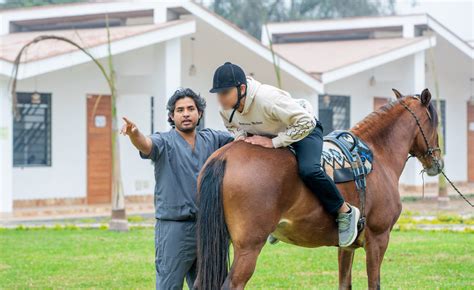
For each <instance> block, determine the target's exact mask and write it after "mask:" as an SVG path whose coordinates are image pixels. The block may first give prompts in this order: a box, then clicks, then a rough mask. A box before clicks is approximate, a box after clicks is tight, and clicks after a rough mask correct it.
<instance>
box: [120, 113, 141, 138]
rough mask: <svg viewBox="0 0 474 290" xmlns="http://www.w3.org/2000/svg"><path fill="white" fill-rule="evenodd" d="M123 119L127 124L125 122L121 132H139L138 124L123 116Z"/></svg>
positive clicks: (129, 134) (124, 133) (126, 133)
mask: <svg viewBox="0 0 474 290" xmlns="http://www.w3.org/2000/svg"><path fill="white" fill-rule="evenodd" d="M122 119H123V120H124V122H125V124H123V126H122V129H121V130H120V134H123V135H124V136H127V135H128V136H133V135H136V134H138V132H139V131H138V127H137V125H135V124H134V123H133V122H132V121H130V120H129V119H127V118H125V117H122Z"/></svg>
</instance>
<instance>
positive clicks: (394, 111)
mask: <svg viewBox="0 0 474 290" xmlns="http://www.w3.org/2000/svg"><path fill="white" fill-rule="evenodd" d="M407 98H415V99H418V100H419V101H421V100H420V99H419V97H418V96H417V95H415V96H406V97H403V98H401V99H396V100H393V101H391V102H389V103H387V104H385V105H383V106H382V107H380V108H379V109H377V110H375V111H374V112H372V113H370V114H369V115H368V116H367V117H365V118H364V119H362V121H360V122H358V123H357V124H356V125H355V126H354V127H352V129H351V131H353V132H354V133H356V135H358V136H361V135H365V134H370V132H374V131H378V130H379V129H381V127H382V126H383V127H385V128H387V123H388V124H389V125H388V126H392V125H393V124H395V119H396V118H397V117H398V116H399V114H401V113H402V112H403V110H404V108H403V106H402V105H401V104H400V102H401V101H404V100H406V99H407ZM427 109H428V112H429V114H430V120H431V125H433V126H437V125H438V113H437V110H436V107H435V106H434V104H433V102H430V103H429V105H428V108H427Z"/></svg>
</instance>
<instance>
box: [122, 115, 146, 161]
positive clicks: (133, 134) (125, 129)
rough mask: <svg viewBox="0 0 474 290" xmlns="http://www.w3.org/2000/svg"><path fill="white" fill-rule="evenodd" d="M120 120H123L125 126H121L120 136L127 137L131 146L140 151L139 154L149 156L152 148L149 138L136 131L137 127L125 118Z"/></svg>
mask: <svg viewBox="0 0 474 290" xmlns="http://www.w3.org/2000/svg"><path fill="white" fill-rule="evenodd" d="M122 119H123V120H124V122H125V124H123V126H122V129H121V130H120V134H123V135H124V136H128V137H129V138H130V141H131V142H132V144H133V146H135V148H137V149H138V150H140V152H142V153H143V154H144V155H147V156H148V155H150V153H151V150H152V147H153V143H152V141H151V138H150V137H148V136H145V135H143V133H142V132H140V130H138V127H137V125H135V123H133V122H132V121H130V120H129V119H127V118H126V117H123V118H122Z"/></svg>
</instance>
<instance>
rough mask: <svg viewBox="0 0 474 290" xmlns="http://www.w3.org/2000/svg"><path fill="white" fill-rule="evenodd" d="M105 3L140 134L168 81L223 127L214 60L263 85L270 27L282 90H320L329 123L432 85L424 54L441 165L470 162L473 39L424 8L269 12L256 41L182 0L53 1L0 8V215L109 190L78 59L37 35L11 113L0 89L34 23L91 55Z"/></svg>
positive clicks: (153, 117) (412, 179)
mask: <svg viewBox="0 0 474 290" xmlns="http://www.w3.org/2000/svg"><path fill="white" fill-rule="evenodd" d="M106 15H108V19H109V23H110V25H111V29H110V30H111V41H112V54H113V59H114V65H115V68H116V74H117V86H118V101H117V102H118V103H117V110H118V116H127V117H129V118H130V119H131V120H133V121H135V122H136V123H137V125H138V126H139V127H140V129H141V130H142V131H143V132H145V133H149V132H152V131H162V130H167V129H168V128H169V127H168V124H167V122H166V109H165V104H166V101H167V98H168V97H169V96H171V95H172V93H173V92H174V90H175V89H176V88H178V87H180V86H185V87H191V88H193V89H194V90H195V91H197V92H200V93H201V94H202V95H203V96H205V97H206V99H207V101H208V108H207V111H206V114H205V120H204V125H205V126H207V127H212V128H217V129H224V127H223V125H222V122H221V120H220V117H219V114H218V105H217V102H216V99H215V96H213V95H211V94H208V93H207V92H208V90H209V87H210V86H211V81H212V74H213V71H214V69H215V68H216V67H217V66H218V65H220V64H222V63H224V62H225V61H231V62H234V63H238V64H240V65H241V66H242V67H243V68H244V70H245V71H246V72H247V73H248V74H251V75H253V76H254V77H255V78H257V79H258V80H260V81H262V82H265V83H269V84H274V85H276V77H275V73H274V67H273V63H272V53H271V51H270V50H269V49H268V47H267V45H266V44H267V42H268V39H270V38H271V39H273V41H274V43H275V46H274V47H275V50H276V51H277V52H278V54H277V56H276V58H277V61H278V63H279V65H280V68H281V72H282V86H283V89H285V90H288V91H289V92H291V94H292V95H293V96H294V97H297V98H306V99H307V100H308V101H310V102H311V103H312V104H313V106H314V108H315V111H316V112H319V109H320V106H319V103H320V102H321V103H324V101H327V100H330V101H331V102H330V105H331V110H332V112H333V113H332V114H331V116H332V117H331V119H332V123H333V124H332V125H333V127H334V129H336V128H342V127H348V126H350V125H353V124H354V123H356V122H357V121H359V120H361V119H362V118H363V117H364V116H365V115H367V114H368V113H370V112H371V111H372V110H373V108H374V102H376V103H377V104H379V102H383V101H384V98H390V97H391V88H392V87H394V88H398V89H399V90H400V91H401V92H404V93H419V92H421V90H422V89H423V88H425V87H429V88H433V87H434V85H433V82H432V79H433V77H432V73H431V69H430V61H429V60H430V58H429V57H428V56H429V55H430V54H431V52H433V54H434V60H435V63H436V69H437V75H438V79H439V81H440V92H441V97H442V99H443V100H444V102H443V104H445V107H446V118H447V119H446V137H447V145H446V150H447V154H446V163H447V164H446V166H447V168H446V171H447V172H448V174H449V175H451V176H452V179H454V180H455V181H457V182H460V183H466V182H467V181H474V177H473V176H472V175H474V173H470V174H471V175H469V178H468V174H467V168H468V164H469V166H470V167H471V168H473V166H474V152H473V150H472V148H474V145H472V144H471V145H470V147H469V148H471V150H470V151H469V156H470V159H469V160H470V163H468V158H467V156H468V146H469V145H468V138H467V136H468V134H474V133H472V130H474V126H473V125H471V127H469V126H468V118H467V110H468V103H467V102H468V100H469V98H470V96H472V91H471V89H470V86H471V83H470V78H472V68H473V66H472V63H473V48H472V47H471V46H469V45H468V44H467V43H466V42H464V41H463V40H461V39H459V38H458V37H457V36H456V35H455V34H454V33H452V32H451V31H449V30H447V29H445V28H444V27H443V26H442V25H441V24H440V23H438V22H437V21H436V20H434V19H433V18H431V17H430V16H428V15H415V16H404V17H378V18H354V19H344V20H338V21H335V20H334V21H319V22H305V23H284V24H270V25H269V26H268V31H269V32H270V35H266V34H264V35H263V36H262V40H263V44H262V43H260V42H258V41H257V40H255V39H254V38H252V37H251V36H249V35H247V34H246V33H245V32H242V31H241V30H240V29H238V28H237V27H235V26H234V25H233V24H231V23H229V22H228V21H226V20H224V19H222V18H221V17H219V16H217V15H215V14H214V13H212V12H210V11H208V10H207V9H205V8H204V7H202V6H200V5H198V4H196V3H193V2H190V1H179V2H171V1H167V2H163V1H119V2H115V1H114V2H101V3H82V4H65V5H54V6H46V7H37V8H25V9H14V10H6V11H1V12H0V166H1V167H0V172H1V174H0V213H9V212H11V211H12V210H13V208H14V207H15V206H20V205H22V204H43V203H48V204H87V203H100V202H108V201H110V191H111V190H110V177H111V174H110V170H109V169H110V167H111V156H110V152H111V141H110V133H111V128H110V123H111V122H110V120H111V113H110V97H109V96H108V94H109V91H108V87H107V84H106V82H105V80H104V78H103V76H102V75H101V73H100V71H99V70H98V69H97V66H96V65H95V64H94V63H93V62H92V61H91V60H90V58H88V57H87V56H86V55H85V54H84V53H82V52H80V51H78V50H76V49H75V48H74V47H72V46H70V45H68V44H66V43H62V42H58V41H53V40H48V41H44V42H40V43H38V44H35V45H34V46H32V47H30V49H29V50H28V51H27V54H26V56H25V58H23V59H22V63H21V66H20V71H19V76H18V78H19V82H18V86H17V91H18V92H19V102H18V104H17V105H16V106H17V112H18V113H17V115H16V117H15V116H14V115H13V113H12V109H11V108H12V100H11V96H10V93H9V87H8V85H9V78H10V76H11V73H12V67H13V61H14V59H15V57H16V55H17V53H18V51H19V49H20V48H21V47H22V46H23V45H24V44H26V43H27V42H28V41H30V40H32V39H34V38H35V37H36V36H39V35H51V34H54V35H59V36H65V37H67V38H71V39H73V40H75V41H77V42H78V43H80V44H81V45H83V46H84V47H87V49H88V51H89V52H90V53H91V54H92V55H94V56H95V57H96V58H98V59H99V60H100V61H101V62H102V63H104V64H105V63H106V57H107V37H106V30H105V28H104V27H105V23H106V22H105V16H106ZM431 30H432V32H431ZM263 31H266V30H265V29H264V30H263ZM344 39H345V40H344ZM295 41H298V43H297V42H295ZM346 41H349V42H346ZM348 44H349V45H348ZM304 56H307V58H305V57H304ZM326 95H328V96H329V97H325V96H326ZM97 96H102V97H101V100H100V103H99V106H98V107H97V108H95V109H94V104H96V100H97ZM324 104H326V103H324ZM472 107H473V105H471V106H470V107H469V108H471V110H472V111H473V112H474V109H473V108H472ZM94 110H95V112H96V115H95V116H92V112H93V111H94ZM325 112H326V111H325ZM473 114H474V113H473ZM469 122H474V116H472V119H471V120H470V121H469ZM327 126H328V127H330V124H328V125H327ZM468 128H471V131H469V130H468ZM469 132H471V133H469ZM471 139H472V140H471V142H474V137H473V138H471ZM120 148H121V160H122V176H123V180H124V188H125V194H126V196H127V197H128V198H134V197H137V198H139V197H141V196H150V195H151V194H153V184H154V178H153V170H152V165H151V163H150V162H147V161H143V160H141V159H140V158H138V153H137V152H136V150H135V149H134V148H133V147H132V145H131V144H130V142H129V141H128V139H127V138H121V142H120ZM419 169H421V167H420V165H419V164H416V163H415V162H411V163H409V164H408V166H407V169H406V171H405V173H404V176H403V178H402V180H401V183H402V184H404V185H407V186H419V185H420V184H421V178H420V177H419V175H418V171H419ZM471 172H472V171H471ZM433 180H435V179H431V181H433Z"/></svg>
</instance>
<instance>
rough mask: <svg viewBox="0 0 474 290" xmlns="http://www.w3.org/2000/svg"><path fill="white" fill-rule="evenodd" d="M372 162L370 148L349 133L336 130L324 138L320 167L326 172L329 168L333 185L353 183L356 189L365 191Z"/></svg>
mask: <svg viewBox="0 0 474 290" xmlns="http://www.w3.org/2000/svg"><path fill="white" fill-rule="evenodd" d="M372 162H373V154H372V151H371V150H370V148H369V147H368V146H367V144H365V143H364V142H363V141H362V140H360V139H359V138H358V137H356V136H355V135H354V134H352V133H351V132H349V131H344V130H336V131H334V132H331V133H330V134H328V135H327V136H325V137H324V145H323V152H322V154H321V166H322V168H323V169H324V170H325V171H326V172H328V171H329V170H328V169H329V168H328V167H331V169H332V171H333V176H332V178H333V180H334V182H335V183H344V182H350V181H354V182H355V183H356V186H357V187H358V189H365V187H366V176H367V175H368V174H369V173H370V172H372V169H373V167H372Z"/></svg>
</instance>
